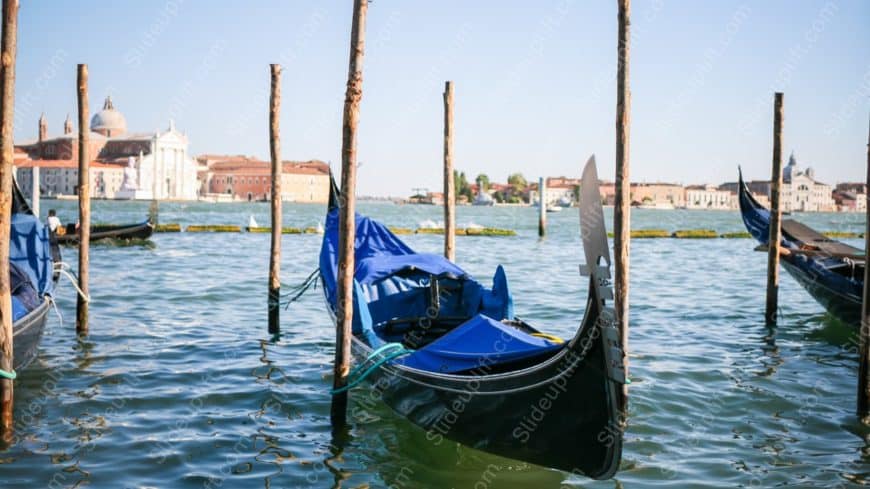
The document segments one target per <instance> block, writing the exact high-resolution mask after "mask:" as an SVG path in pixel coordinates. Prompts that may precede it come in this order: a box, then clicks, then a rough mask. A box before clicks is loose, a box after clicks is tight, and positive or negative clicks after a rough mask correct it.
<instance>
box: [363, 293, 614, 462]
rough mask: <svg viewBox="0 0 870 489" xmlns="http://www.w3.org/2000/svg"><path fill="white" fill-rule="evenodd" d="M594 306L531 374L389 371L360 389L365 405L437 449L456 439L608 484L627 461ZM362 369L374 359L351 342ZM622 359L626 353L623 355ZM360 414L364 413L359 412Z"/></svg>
mask: <svg viewBox="0 0 870 489" xmlns="http://www.w3.org/2000/svg"><path fill="white" fill-rule="evenodd" d="M594 304H595V301H590V303H589V304H588V308H587V314H586V317H585V318H584V324H583V326H582V327H581V329H580V331H579V332H578V334H577V336H576V337H575V339H574V340H573V341H572V342H571V344H569V345H568V346H567V347H566V348H565V349H564V350H562V351H561V352H560V353H559V354H558V355H556V356H555V357H553V358H550V359H548V360H546V361H544V362H542V363H541V364H539V365H535V366H532V367H529V368H527V369H525V370H521V371H517V372H511V373H504V374H496V375H486V366H485V365H482V366H481V367H480V368H479V369H476V370H477V373H480V374H483V375H474V376H458V375H437V374H433V373H431V372H425V371H420V370H413V369H407V368H404V367H401V366H396V365H389V366H382V367H381V368H378V369H377V370H376V371H375V373H374V374H372V375H371V376H370V377H369V385H367V386H366V387H364V388H361V389H359V390H360V392H359V393H358V394H355V395H354V396H353V397H354V398H355V399H361V401H359V403H358V405H357V407H355V408H354V412H356V411H357V410H358V409H365V407H364V406H365V403H367V402H371V401H375V400H377V401H383V402H384V403H386V404H387V405H388V406H389V407H390V408H391V409H392V410H393V411H394V412H396V413H397V414H399V415H400V416H402V417H405V418H407V419H408V420H409V421H411V422H413V423H414V424H415V425H417V426H418V427H420V428H422V429H423V430H424V431H425V432H426V437H427V439H429V440H430V441H432V442H434V443H440V442H441V441H443V440H445V439H446V440H452V441H455V442H459V443H462V444H464V445H467V446H470V447H472V448H476V449H478V450H482V451H485V452H489V453H493V454H496V455H500V456H504V457H508V458H514V459H517V460H524V461H527V462H530V463H534V464H538V465H541V466H545V467H551V468H555V469H559V470H564V471H566V472H572V473H576V474H582V475H586V476H587V477H592V478H595V479H607V478H610V477H612V476H613V474H614V473H616V470H617V469H618V468H619V463H620V460H621V455H622V424H623V420H622V418H621V415H620V412H619V408H618V406H619V403H618V396H620V395H621V393H622V384H621V383H619V382H616V381H614V380H612V379H610V378H609V377H608V374H607V373H606V372H609V371H610V370H609V369H608V365H607V359H606V356H605V351H604V349H605V348H606V347H607V346H606V345H607V341H606V338H605V335H604V334H602V333H601V331H602V329H601V328H602V325H601V321H599V314H600V311H598V310H597V308H596V306H595V305H594ZM352 351H353V354H354V357H355V359H356V361H357V362H358V363H360V362H363V361H365V359H366V358H367V357H368V356H369V355H370V354H371V353H372V349H371V348H370V347H369V346H368V345H367V344H366V343H365V342H363V341H362V340H361V339H359V338H354V339H353V347H352ZM620 354H621V353H620ZM357 414H359V413H357Z"/></svg>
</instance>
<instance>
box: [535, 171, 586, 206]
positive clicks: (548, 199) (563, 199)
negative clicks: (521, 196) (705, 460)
mask: <svg viewBox="0 0 870 489" xmlns="http://www.w3.org/2000/svg"><path fill="white" fill-rule="evenodd" d="M579 186H580V179H579V178H568V177H547V183H546V189H545V192H546V195H544V203H545V204H546V205H548V206H552V205H558V204H560V203H574V204H576V202H577V198H576V197H577V187H579ZM528 193H529V203H531V204H534V203H535V202H538V201H539V195H540V191H539V189H538V183H537V182H533V183H531V184H529V186H528Z"/></svg>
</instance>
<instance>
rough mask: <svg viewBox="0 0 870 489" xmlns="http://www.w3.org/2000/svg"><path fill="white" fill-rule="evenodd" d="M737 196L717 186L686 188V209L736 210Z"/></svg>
mask: <svg viewBox="0 0 870 489" xmlns="http://www.w3.org/2000/svg"><path fill="white" fill-rule="evenodd" d="M736 208H737V199H736V194H734V193H732V192H729V191H728V190H720V189H719V188H718V187H716V186H715V185H689V186H688V187H686V209H719V210H725V209H736Z"/></svg>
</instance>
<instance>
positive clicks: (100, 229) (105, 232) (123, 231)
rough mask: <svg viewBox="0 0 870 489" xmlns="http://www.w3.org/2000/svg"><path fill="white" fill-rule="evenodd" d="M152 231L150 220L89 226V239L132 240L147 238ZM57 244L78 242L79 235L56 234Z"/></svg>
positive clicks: (152, 226)
mask: <svg viewBox="0 0 870 489" xmlns="http://www.w3.org/2000/svg"><path fill="white" fill-rule="evenodd" d="M153 233H154V225H153V224H151V223H150V222H143V223H139V224H128V225H120V226H118V225H104V226H91V241H98V240H101V239H117V240H133V239H148V238H150V237H151V235H152V234H153ZM57 242H58V244H65V245H70V244H76V243H78V242H79V236H78V234H75V233H68V234H63V235H58V236H57Z"/></svg>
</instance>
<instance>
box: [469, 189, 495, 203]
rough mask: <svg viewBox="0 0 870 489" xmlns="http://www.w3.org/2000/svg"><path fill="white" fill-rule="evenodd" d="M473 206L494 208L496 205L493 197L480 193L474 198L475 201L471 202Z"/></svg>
mask: <svg viewBox="0 0 870 489" xmlns="http://www.w3.org/2000/svg"><path fill="white" fill-rule="evenodd" d="M471 205H479V206H492V205H495V200H493V199H492V196H490V195H489V194H487V193H486V192H478V193H477V195H476V196H475V197H474V201H472V202H471Z"/></svg>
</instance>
